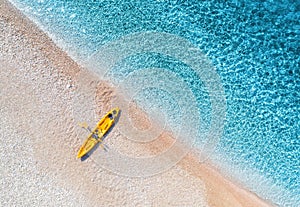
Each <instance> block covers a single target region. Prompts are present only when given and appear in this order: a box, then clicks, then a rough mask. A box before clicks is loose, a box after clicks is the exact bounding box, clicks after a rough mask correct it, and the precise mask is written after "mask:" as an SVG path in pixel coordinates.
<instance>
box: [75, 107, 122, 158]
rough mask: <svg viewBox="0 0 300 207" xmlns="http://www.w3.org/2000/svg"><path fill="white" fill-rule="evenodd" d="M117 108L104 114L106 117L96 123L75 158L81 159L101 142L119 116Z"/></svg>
mask: <svg viewBox="0 0 300 207" xmlns="http://www.w3.org/2000/svg"><path fill="white" fill-rule="evenodd" d="M119 111H120V109H119V108H114V109H112V110H110V111H109V112H107V113H106V115H105V116H104V117H103V118H102V119H101V120H100V121H99V122H98V123H97V125H96V127H95V128H94V129H93V130H92V132H91V133H90V134H89V136H88V138H87V139H86V140H85V142H84V143H83V145H82V146H81V147H80V150H79V151H78V154H77V158H81V157H83V156H84V155H86V154H87V153H88V152H90V151H91V150H92V149H93V148H94V147H95V146H96V145H97V144H98V143H99V142H100V143H101V142H102V141H103V137H104V135H105V134H106V133H107V132H108V131H109V129H110V128H111V127H112V126H113V124H114V123H115V121H116V119H117V118H118V116H119Z"/></svg>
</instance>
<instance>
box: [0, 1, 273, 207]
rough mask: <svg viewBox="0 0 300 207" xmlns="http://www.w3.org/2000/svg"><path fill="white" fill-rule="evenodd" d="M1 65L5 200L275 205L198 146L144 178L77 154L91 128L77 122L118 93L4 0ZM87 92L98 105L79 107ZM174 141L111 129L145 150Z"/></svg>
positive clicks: (137, 118)
mask: <svg viewBox="0 0 300 207" xmlns="http://www.w3.org/2000/svg"><path fill="white" fill-rule="evenodd" d="M0 68H1V70H0V97H1V98H0V117H1V119H0V143H1V151H0V154H1V160H0V183H1V192H0V203H1V204H2V205H3V206H38V205H40V206H217V207H221V206H222V207H223V206H230V207H232V206H234V207H235V206H236V207H237V206H249V207H250V206H271V205H270V204H268V203H267V202H265V201H263V200H262V199H260V198H258V197H257V196H256V195H255V194H253V193H251V192H249V191H247V190H245V189H243V188H242V187H240V186H238V185H235V184H234V183H233V182H231V181H229V180H227V179H225V178H224V177H223V176H222V175H221V174H220V173H219V172H218V171H217V170H216V169H214V168H213V167H211V166H210V165H209V164H207V163H199V162H198V161H197V159H196V158H195V157H194V156H193V154H192V153H190V154H189V155H188V156H186V157H185V158H184V159H182V160H181V161H180V162H179V163H177V164H176V165H174V166H173V167H172V168H170V169H169V170H167V171H164V172H161V173H159V174H157V175H154V176H151V177H142V178H132V177H128V176H120V175H118V174H115V173H113V172H111V171H109V170H106V169H104V168H103V167H101V163H99V162H97V161H96V160H95V159H93V156H94V154H92V155H91V157H90V158H88V159H86V160H85V161H81V160H80V159H76V154H77V151H78V149H79V147H80V145H81V144H82V142H83V140H84V138H85V136H86V135H87V133H86V132H85V131H84V130H82V129H80V127H78V125H77V122H78V121H79V120H78V119H79V118H81V117H79V116H78V114H80V113H82V119H83V120H82V121H85V118H86V117H85V116H87V118H86V119H89V117H88V115H89V114H90V113H92V114H93V117H92V118H90V119H91V122H92V123H91V124H94V123H93V122H95V120H97V119H99V118H100V117H101V116H102V115H103V114H104V113H105V111H107V110H108V109H109V108H110V106H111V105H110V103H111V100H112V99H114V98H116V97H117V96H118V93H117V92H116V91H115V90H114V88H113V85H111V84H110V83H107V82H104V81H101V80H98V79H97V77H95V76H94V75H93V73H91V72H90V71H88V70H86V69H85V68H82V67H81V66H80V65H78V64H77V63H76V62H75V61H74V60H72V59H71V58H70V57H69V56H68V55H67V53H65V52H64V51H62V50H61V49H60V48H59V47H57V46H56V45H55V44H54V43H53V41H52V40H51V39H50V38H49V37H48V36H47V35H46V34H45V33H43V32H42V31H41V30H40V29H39V28H38V27H37V26H36V25H35V24H34V23H32V22H31V21H30V20H28V19H27V18H26V17H25V16H24V15H22V14H21V13H20V12H19V11H18V10H16V9H15V8H14V7H13V6H12V5H11V4H10V3H8V2H7V1H4V0H0ZM79 74H80V76H82V75H84V76H85V77H86V79H85V80H86V81H87V82H86V83H84V87H85V88H80V87H81V86H82V84H83V83H82V82H80V83H79V82H78V77H79ZM78 91H81V92H82V93H81V94H80V93H78ZM84 91H86V92H87V93H84ZM90 93H92V95H91V96H89V94H90ZM84 95H88V96H87V98H91V101H93V103H97V104H94V105H93V106H94V108H88V109H87V110H85V107H88V106H89V104H87V105H85V104H84V103H83V105H82V108H79V109H78V108H76V107H78V105H76V103H77V100H79V99H80V98H78V97H80V96H84ZM80 100H82V98H81V99H80ZM74 103H75V104H74ZM88 110H90V111H88ZM130 111H131V114H132V119H133V122H135V123H142V124H139V127H140V128H141V129H146V128H148V127H149V125H151V123H150V122H149V119H148V118H147V116H146V115H145V114H144V113H143V112H142V111H141V110H140V109H139V108H138V107H137V106H136V105H134V104H132V105H131V107H130ZM85 112H86V114H84V113H85ZM88 121H89V120H88ZM173 141H174V140H173V138H172V134H171V133H169V132H167V131H164V132H163V133H162V134H161V137H160V139H158V140H157V141H155V142H152V143H151V144H150V145H141V144H139V145H137V144H133V143H130V142H128V140H127V141H126V139H125V138H124V137H123V135H122V134H121V133H119V132H118V131H113V132H112V133H110V134H109V139H108V140H107V143H106V144H107V145H108V146H110V147H111V148H115V149H118V150H120V151H123V152H124V153H127V154H131V155H134V156H139V155H143V154H145V153H146V154H149V155H156V154H158V153H160V152H161V151H163V150H164V149H166V148H168V147H169V146H170V145H172V143H173ZM97 150H98V151H100V150H101V148H99V149H97ZM178 151H180V149H178ZM95 154H96V152H95ZM104 155H105V153H104Z"/></svg>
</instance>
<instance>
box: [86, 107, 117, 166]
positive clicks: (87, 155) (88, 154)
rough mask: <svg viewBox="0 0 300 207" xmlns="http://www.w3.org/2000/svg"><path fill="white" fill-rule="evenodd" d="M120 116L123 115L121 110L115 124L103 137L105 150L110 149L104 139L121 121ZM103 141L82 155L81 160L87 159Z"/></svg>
mask: <svg viewBox="0 0 300 207" xmlns="http://www.w3.org/2000/svg"><path fill="white" fill-rule="evenodd" d="M120 116H121V110H120V111H119V114H118V117H117V118H116V119H115V122H114V124H113V125H112V126H111V127H110V129H109V130H108V131H107V132H106V134H105V135H104V136H103V137H102V145H103V150H104V151H105V152H108V150H109V147H108V146H107V145H105V144H104V143H103V142H104V140H105V139H106V137H107V136H108V135H109V134H110V132H111V131H112V130H113V128H114V127H115V125H116V124H117V123H118V122H119V119H120ZM100 144H101V142H98V143H97V144H96V146H95V147H93V149H92V150H91V151H89V152H88V153H87V154H85V155H84V156H82V157H81V158H80V160H81V161H82V162H83V161H85V160H87V159H88V158H89V157H90V156H91V155H92V154H93V153H94V152H95V151H96V150H97V149H98V148H99V146H100Z"/></svg>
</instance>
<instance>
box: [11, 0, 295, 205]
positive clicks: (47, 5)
mask: <svg viewBox="0 0 300 207" xmlns="http://www.w3.org/2000/svg"><path fill="white" fill-rule="evenodd" d="M14 2H17V6H18V7H19V8H20V9H21V10H22V11H23V12H24V13H25V14H27V15H28V16H30V17H31V18H32V19H33V20H34V21H36V22H37V23H38V24H39V25H40V26H41V27H42V28H43V29H44V30H45V31H47V32H48V33H50V34H51V35H52V37H54V38H55V40H56V41H57V42H58V44H60V46H61V47H62V48H64V49H65V50H66V51H67V52H68V53H69V54H71V55H72V56H73V57H75V58H77V59H78V60H79V61H82V62H84V61H85V60H86V59H87V58H88V57H90V56H91V55H92V54H93V53H94V52H95V51H96V50H97V49H98V48H99V46H101V45H103V44H105V43H107V42H109V41H112V40H116V39H118V38H120V37H122V36H124V35H127V34H132V33H135V32H143V31H144V32H145V31H157V32H167V33H171V34H175V35H178V36H180V37H183V38H185V39H187V40H189V41H190V42H192V43H193V44H194V45H195V46H196V47H198V48H200V49H201V50H202V51H203V53H204V54H206V55H207V57H208V58H209V59H211V60H212V62H213V64H214V65H215V66H216V69H217V72H218V74H219V75H220V77H221V80H222V83H223V86H224V89H225V94H226V102H227V115H226V125H225V130H224V135H223V137H222V139H221V142H220V143H219V145H218V148H217V152H216V153H217V154H216V157H215V160H216V162H219V164H220V165H222V163H223V162H226V163H227V164H228V165H226V164H224V163H223V164H224V165H226V166H227V168H228V166H230V168H231V170H229V171H230V172H231V173H232V174H238V175H237V176H236V177H238V179H239V180H240V182H242V183H245V184H246V185H248V187H249V188H251V190H253V191H255V192H257V193H258V194H259V195H260V196H262V197H263V198H267V199H271V200H272V201H273V202H274V203H277V204H278V205H280V206H297V204H298V205H299V203H300V92H299V91H300V65H299V64H300V23H299V22H300V2H299V1H296V0H290V1H289V0H282V1H279V0H278V1H276V0H274V1H271V0H269V1H258V0H257V1H255V0H248V1H243V0H241V1H233V0H231V1H226V2H225V1H217V0H207V1H168V2H167V1H162V0H161V1H159V0H158V1H132V2H125V1H124V2H123V1H42V0H41V1H30V0H14ZM127 62H131V63H130V64H131V66H130V67H129V66H128V64H129V63H127ZM120 64H121V63H120ZM173 65H177V66H176V67H177V69H173V71H175V72H176V71H177V73H178V74H179V75H180V76H181V77H182V78H183V79H184V80H187V79H189V78H190V77H194V76H193V73H192V72H191V70H188V69H187V70H185V69H183V68H185V67H186V66H185V65H182V64H180V63H178V62H176V60H173V59H171V58H168V57H162V56H161V55H158V54H146V55H140V56H135V57H132V58H131V59H130V60H125V61H124V63H123V65H122V64H121V65H120V67H119V68H122V67H123V68H125V69H126V68H128V70H125V71H123V72H122V74H125V73H126V71H127V73H129V72H130V70H132V68H146V67H161V68H163V67H164V68H176V67H175V66H174V67H173ZM117 68H118V67H117ZM130 68H131V69H130ZM180 71H189V72H183V73H182V72H180ZM187 82H188V83H189V87H191V88H192V90H193V92H195V91H198V93H197V92H195V94H196V96H197V100H198V105H199V110H200V111H201V114H204V115H205V114H209V109H210V105H209V99H208V96H207V94H206V93H205V91H203V90H202V89H203V88H202V85H201V81H200V82H199V80H198V79H197V78H194V81H187ZM200 89H201V90H200ZM199 91H200V92H201V93H200V92H199ZM203 117H204V118H203V121H204V123H206V122H207V123H209V117H207V116H203ZM204 127H205V126H204ZM253 171H255V173H253ZM239 172H242V173H239ZM252 173H253V176H252ZM257 174H258V175H260V176H262V177H263V179H258V178H257V177H256V176H257ZM251 176H252V177H251ZM263 180H267V181H265V182H263ZM253 181H256V182H257V183H254V184H253V183H252V184H250V183H249V182H253ZM260 181H261V182H260ZM277 188H278V189H280V190H281V191H282V192H283V193H284V195H282V196H278V195H277V194H276V192H275V191H276V189H277ZM264 189H271V190H269V191H266V190H264ZM272 189H274V192H273V190H272Z"/></svg>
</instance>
